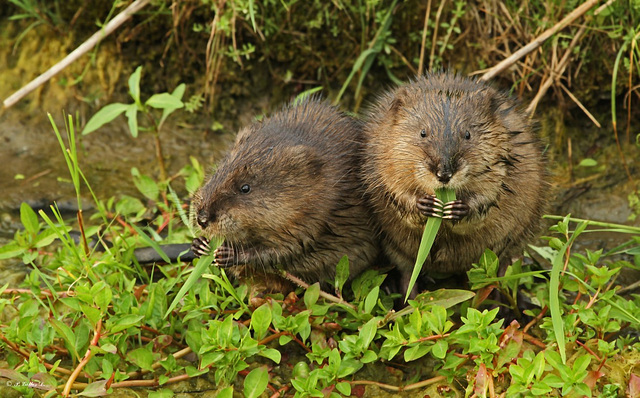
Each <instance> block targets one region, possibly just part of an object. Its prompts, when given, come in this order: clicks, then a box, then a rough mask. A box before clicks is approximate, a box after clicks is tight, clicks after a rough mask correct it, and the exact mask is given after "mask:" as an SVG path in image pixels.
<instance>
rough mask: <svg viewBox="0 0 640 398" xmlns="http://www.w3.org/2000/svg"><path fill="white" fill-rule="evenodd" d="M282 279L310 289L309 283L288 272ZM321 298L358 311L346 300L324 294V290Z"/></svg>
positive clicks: (283, 274)
mask: <svg viewBox="0 0 640 398" xmlns="http://www.w3.org/2000/svg"><path fill="white" fill-rule="evenodd" d="M282 277H283V278H285V279H287V280H289V281H291V282H293V283H295V284H296V285H298V286H300V287H301V288H304V289H308V288H309V284H308V283H306V282H305V281H303V280H302V279H300V278H298V277H296V276H293V275H291V274H290V273H288V272H283V273H282ZM320 297H322V298H324V299H325V300H327V301H331V302H332V303H336V304H344V305H346V306H347V307H349V308H351V309H354V310H355V309H356V306H355V305H353V304H351V303H348V302H346V301H344V300H342V299H340V298H338V297H336V296H334V295H332V294H329V293H327V292H324V291H322V290H320Z"/></svg>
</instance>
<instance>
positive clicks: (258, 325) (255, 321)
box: [251, 304, 271, 340]
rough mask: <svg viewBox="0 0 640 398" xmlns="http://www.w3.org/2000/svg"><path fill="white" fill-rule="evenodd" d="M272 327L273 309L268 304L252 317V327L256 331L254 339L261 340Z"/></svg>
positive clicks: (263, 305) (258, 309)
mask: <svg viewBox="0 0 640 398" xmlns="http://www.w3.org/2000/svg"><path fill="white" fill-rule="evenodd" d="M269 325H271V308H269V306H268V305H267V304H262V305H261V306H260V307H258V308H257V309H256V310H255V311H253V314H252V315H251V327H252V328H253V330H254V331H255V335H254V338H255V339H256V340H260V339H262V338H263V337H264V335H265V334H266V333H267V329H268V328H269Z"/></svg>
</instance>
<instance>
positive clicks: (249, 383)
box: [244, 366, 269, 398]
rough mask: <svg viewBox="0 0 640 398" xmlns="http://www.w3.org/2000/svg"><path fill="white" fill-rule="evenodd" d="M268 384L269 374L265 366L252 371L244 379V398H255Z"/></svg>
mask: <svg viewBox="0 0 640 398" xmlns="http://www.w3.org/2000/svg"><path fill="white" fill-rule="evenodd" d="M267 384H269V372H268V371H267V367H266V366H261V367H259V368H255V369H253V370H252V371H251V372H249V374H248V375H247V377H246V378H245V379H244V396H245V398H257V397H259V396H260V395H262V393H263V392H264V390H266V389H267Z"/></svg>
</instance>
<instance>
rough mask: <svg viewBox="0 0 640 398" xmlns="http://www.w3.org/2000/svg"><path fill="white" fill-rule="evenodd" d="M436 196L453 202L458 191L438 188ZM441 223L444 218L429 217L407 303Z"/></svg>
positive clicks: (414, 267) (408, 290)
mask: <svg viewBox="0 0 640 398" xmlns="http://www.w3.org/2000/svg"><path fill="white" fill-rule="evenodd" d="M436 197H437V198H438V199H440V200H441V201H442V202H443V203H447V202H451V201H452V200H456V193H455V191H454V190H453V189H437V190H436ZM441 223H442V218H440V217H429V218H428V219H427V224H426V225H425V226H424V232H423V233H422V239H421V240H420V248H419V249H418V255H417V257H416V263H415V265H414V266H413V273H412V274H411V279H410V280H409V287H408V289H407V294H406V296H405V297H404V301H405V303H406V302H407V300H408V299H409V295H410V294H411V291H412V290H413V287H414V286H415V284H416V281H417V280H418V276H419V275H420V271H422V266H423V265H424V262H425V260H426V259H427V256H428V255H429V251H430V250H431V246H433V242H434V241H435V240H436V235H437V233H438V229H440V224H441Z"/></svg>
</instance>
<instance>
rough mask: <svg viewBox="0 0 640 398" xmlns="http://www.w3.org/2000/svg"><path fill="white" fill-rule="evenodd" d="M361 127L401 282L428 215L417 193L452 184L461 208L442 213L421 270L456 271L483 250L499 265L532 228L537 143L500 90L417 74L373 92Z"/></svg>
mask: <svg viewBox="0 0 640 398" xmlns="http://www.w3.org/2000/svg"><path fill="white" fill-rule="evenodd" d="M423 129H424V130H425V131H424V132H422V130H423ZM467 132H469V137H470V138H469V139H467V138H466V133H467ZM365 134H366V143H365V148H366V149H365V152H366V155H365V165H364V168H363V169H364V170H363V176H364V180H365V185H366V186H367V192H368V196H369V200H370V203H371V205H372V207H373V208H374V210H375V212H376V219H377V222H378V224H379V227H380V229H381V231H382V240H383V247H384V251H385V253H386V255H387V256H388V257H389V258H390V259H391V261H392V262H393V263H394V264H395V265H396V266H397V267H398V269H399V271H400V272H401V274H402V286H403V288H404V289H406V287H407V283H408V280H409V277H410V275H411V272H412V270H413V266H414V263H415V259H416V255H417V252H418V247H419V244H420V239H421V235H422V231H423V229H424V225H425V222H426V216H424V215H423V214H422V213H421V212H420V211H418V208H417V203H418V199H419V198H421V197H425V196H426V195H434V194H435V190H436V189H438V188H442V187H447V188H453V189H454V190H455V193H456V198H457V199H460V200H461V201H462V202H463V203H465V204H466V205H467V206H468V210H469V213H468V214H467V215H466V216H465V217H464V218H462V219H461V220H459V221H451V220H443V222H442V225H441V227H440V230H439V232H438V235H437V237H436V241H435V243H434V246H433V248H432V251H431V253H430V254H429V257H428V258H427V260H426V261H425V264H424V265H423V274H428V273H430V272H438V273H461V272H464V271H466V270H468V269H469V268H470V266H471V263H473V262H477V261H478V260H479V258H480V256H481V254H482V253H483V251H484V249H485V248H490V249H492V250H493V251H494V252H496V254H498V256H499V257H500V259H501V263H504V262H505V261H508V260H510V259H511V256H512V255H514V254H519V253H521V252H520V251H521V250H522V248H523V246H524V244H525V243H526V242H527V240H529V239H530V238H531V237H532V236H533V235H534V234H535V232H536V231H537V230H538V225H539V221H540V218H541V215H542V212H543V209H544V207H545V203H546V196H547V195H548V188H549V186H548V182H547V178H546V172H545V162H544V159H543V155H542V149H541V144H540V142H539V140H538V138H537V136H536V135H535V134H534V132H533V131H532V126H531V121H530V120H529V118H528V116H527V115H526V114H525V112H524V111H522V110H521V109H520V107H519V104H518V103H517V101H516V100H515V99H513V98H511V97H509V96H508V95H507V94H506V93H504V92H501V91H498V90H496V89H494V88H492V87H491V86H489V85H487V84H485V83H483V82H480V81H477V80H473V79H468V78H464V77H461V76H456V75H453V74H451V73H441V74H430V75H427V76H420V77H417V78H416V79H415V80H414V81H412V82H410V83H409V84H407V85H405V86H401V87H397V88H394V89H392V90H390V91H388V92H387V93H385V94H384V95H382V96H381V97H380V98H379V100H378V102H377V103H376V104H375V105H374V106H373V108H372V109H371V111H370V113H369V118H368V123H367V124H366V128H365ZM421 134H422V135H425V136H426V137H422V136H421ZM445 165H446V166H447V167H448V169H449V170H451V172H452V176H451V179H450V180H449V181H448V182H446V183H443V182H441V181H440V180H439V179H438V178H437V177H436V171H437V170H442V168H443V167H444V166H445Z"/></svg>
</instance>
